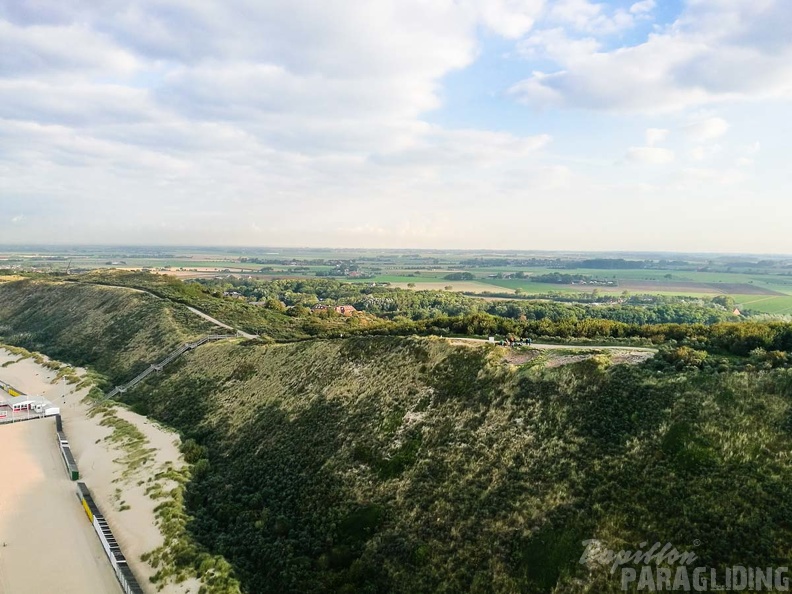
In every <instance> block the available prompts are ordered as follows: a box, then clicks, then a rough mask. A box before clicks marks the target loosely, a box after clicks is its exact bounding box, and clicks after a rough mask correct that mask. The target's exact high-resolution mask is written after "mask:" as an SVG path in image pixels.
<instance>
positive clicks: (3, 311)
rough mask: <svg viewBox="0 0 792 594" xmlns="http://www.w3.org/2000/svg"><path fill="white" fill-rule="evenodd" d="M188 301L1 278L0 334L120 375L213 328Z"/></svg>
mask: <svg viewBox="0 0 792 594" xmlns="http://www.w3.org/2000/svg"><path fill="white" fill-rule="evenodd" d="M214 331H215V329H214V327H213V326H211V325H210V324H208V323H207V322H205V321H204V320H202V319H201V318H199V317H197V316H195V315H194V314H192V313H190V312H189V311H188V310H187V309H186V308H185V307H184V306H181V305H176V304H173V303H171V302H169V301H166V300H163V299H158V298H156V297H154V296H152V295H148V294H146V293H142V292H136V291H132V290H129V289H122V288H116V287H105V286H98V285H82V284H75V283H54V282H44V281H17V282H9V283H4V284H0V341H2V342H5V343H8V344H13V345H16V346H21V347H24V348H26V349H28V350H31V351H38V352H42V353H45V354H47V355H49V356H50V357H52V358H53V359H58V360H61V361H67V362H69V363H72V364H74V365H80V366H90V367H92V368H93V369H94V370H97V371H99V372H100V373H102V374H103V375H104V376H105V377H107V378H108V379H109V380H111V381H112V382H121V381H123V380H125V379H129V378H130V377H131V376H132V375H134V374H135V373H137V372H138V371H140V370H141V369H143V368H145V367H146V366H147V365H149V364H151V363H152V362H154V361H156V360H157V359H158V358H160V357H162V356H163V355H164V354H166V353H167V352H168V351H170V350H172V349H173V348H174V347H176V346H178V345H179V344H181V343H183V342H185V341H187V340H189V339H192V338H195V337H196V336H199V335H203V334H206V333H208V332H214Z"/></svg>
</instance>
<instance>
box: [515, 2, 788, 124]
mask: <svg viewBox="0 0 792 594" xmlns="http://www.w3.org/2000/svg"><path fill="white" fill-rule="evenodd" d="M572 5H575V6H580V7H581V10H580V12H576V11H570V13H569V15H568V19H577V21H574V20H573V22H572V24H571V25H570V26H573V27H576V28H585V27H586V23H587V22H589V21H591V19H593V18H596V12H595V11H594V10H593V9H592V8H591V6H589V7H588V8H586V7H584V3H583V0H574V3H573V2H572V1H571V0H570V2H569V3H564V4H563V5H562V6H572ZM595 7H596V5H595ZM790 22H792V3H790V2H787V1H786V0H762V1H761V2H752V3H748V2H744V1H741V0H739V1H738V0H720V1H718V2H704V1H702V0H690V1H689V2H688V3H687V5H686V9H685V11H684V12H683V14H682V16H680V18H679V19H678V21H677V22H675V23H674V24H673V25H671V26H668V27H666V28H664V29H659V30H658V32H656V33H654V34H651V35H650V36H649V38H648V39H647V40H646V42H644V43H641V44H638V45H633V46H627V47H618V48H615V49H612V50H609V51H602V50H600V51H597V52H592V53H590V54H589V55H588V56H586V57H585V59H580V56H575V60H574V62H573V61H569V60H565V59H564V58H563V56H561V57H560V58H559V59H558V60H557V69H556V70H555V71H549V72H540V73H534V74H533V75H532V76H531V77H530V78H528V79H525V80H523V81H521V82H519V83H516V84H515V85H513V87H512V93H513V94H514V95H516V96H517V97H518V98H519V99H520V100H522V101H523V102H525V103H528V104H530V105H539V106H546V105H548V104H549V105H552V106H560V107H564V106H569V107H586V108H593V109H603V110H611V111H624V110H634V111H644V112H659V111H670V110H679V109H684V108H687V107H690V106H697V105H706V104H709V103H714V102H725V101H741V100H742V101H744V100H760V99H767V98H790V97H792V37H789V35H788V25H789V23H790ZM785 24H786V25H785Z"/></svg>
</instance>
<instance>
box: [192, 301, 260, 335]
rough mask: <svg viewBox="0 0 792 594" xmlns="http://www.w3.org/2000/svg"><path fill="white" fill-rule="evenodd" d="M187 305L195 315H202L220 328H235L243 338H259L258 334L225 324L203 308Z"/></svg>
mask: <svg viewBox="0 0 792 594" xmlns="http://www.w3.org/2000/svg"><path fill="white" fill-rule="evenodd" d="M186 307H187V309H189V310H190V311H191V312H193V313H194V314H195V315H198V316H201V317H202V318H203V319H204V320H207V321H209V322H212V324H214V325H215V326H220V328H225V329H226V330H233V331H234V332H236V333H237V334H239V335H240V336H242V337H243V338H248V339H252V338H258V336H256V335H255V334H248V333H247V332H243V331H242V330H237V329H236V328H233V327H231V326H229V325H228V324H224V323H223V322H221V321H220V320H216V319H215V318H213V317H212V316H210V315H209V314H205V313H204V312H202V311H201V310H198V309H195V308H194V307H190V306H189V305H187V306H186Z"/></svg>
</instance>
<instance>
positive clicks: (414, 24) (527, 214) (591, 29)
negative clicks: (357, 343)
mask: <svg viewBox="0 0 792 594" xmlns="http://www.w3.org/2000/svg"><path fill="white" fill-rule="evenodd" d="M790 31H792V2H790V1H789V0H638V1H635V0H633V1H621V0H612V1H610V2H594V1H592V0H370V1H369V0H281V1H272V0H223V1H222V2H220V1H209V0H132V1H129V0H124V1H121V0H0V243H34V242H44V243H56V242H57V243H114V244H117V243H138V244H144V243H156V244H190V245H195V244H211V245H221V244H236V245H292V246H298V245H304V246H350V247H364V246H372V247H374V246H376V247H458V248H465V247H469V248H515V249H592V250H607V249H615V250H635V249H643V250H679V251H728V252H740V251H747V252H753V253H770V252H777V253H792V233H790V232H789V230H790V221H792V195H791V193H790V189H792V164H790V162H789V160H790V157H791V156H792V150H790V148H791V147H792V145H791V144H790V138H792V113H791V112H790V107H792V36H791V35H790V34H789V32H790Z"/></svg>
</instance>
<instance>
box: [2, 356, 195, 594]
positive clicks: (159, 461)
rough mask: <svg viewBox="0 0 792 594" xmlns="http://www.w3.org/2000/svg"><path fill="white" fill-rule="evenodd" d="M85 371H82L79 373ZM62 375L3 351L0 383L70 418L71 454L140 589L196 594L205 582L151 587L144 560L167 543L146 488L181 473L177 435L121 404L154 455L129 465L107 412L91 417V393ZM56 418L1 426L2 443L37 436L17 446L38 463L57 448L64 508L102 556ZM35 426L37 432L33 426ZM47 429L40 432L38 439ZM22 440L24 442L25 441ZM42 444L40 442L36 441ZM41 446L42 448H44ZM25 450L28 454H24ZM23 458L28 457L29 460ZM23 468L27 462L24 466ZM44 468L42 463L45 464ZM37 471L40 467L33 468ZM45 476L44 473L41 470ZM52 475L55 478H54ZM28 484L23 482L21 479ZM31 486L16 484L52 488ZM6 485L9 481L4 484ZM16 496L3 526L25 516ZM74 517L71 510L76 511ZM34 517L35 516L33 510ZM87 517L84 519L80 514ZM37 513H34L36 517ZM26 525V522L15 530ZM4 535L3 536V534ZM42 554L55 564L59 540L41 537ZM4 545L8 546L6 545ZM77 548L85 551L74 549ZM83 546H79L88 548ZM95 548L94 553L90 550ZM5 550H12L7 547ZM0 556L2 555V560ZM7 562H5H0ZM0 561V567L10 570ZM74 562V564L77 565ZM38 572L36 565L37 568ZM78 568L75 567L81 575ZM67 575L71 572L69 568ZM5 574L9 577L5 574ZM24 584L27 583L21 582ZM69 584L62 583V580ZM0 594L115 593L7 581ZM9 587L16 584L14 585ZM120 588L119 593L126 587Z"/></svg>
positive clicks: (41, 483) (40, 482)
mask: <svg viewBox="0 0 792 594" xmlns="http://www.w3.org/2000/svg"><path fill="white" fill-rule="evenodd" d="M9 361H13V363H10V364H9V365H8V366H5V367H3V364H5V363H7V362H9ZM78 373H82V371H81V370H78ZM55 377H56V373H55V372H54V371H52V370H49V369H47V368H45V367H43V366H41V365H39V364H38V363H36V362H35V361H34V360H33V359H31V358H28V359H21V360H20V357H19V355H14V354H11V353H9V352H8V351H6V350H4V349H2V348H0V379H2V380H4V381H6V382H8V383H9V384H11V385H13V386H14V387H15V388H17V389H19V390H22V391H23V392H25V393H26V394H31V395H33V394H35V395H40V396H44V397H45V398H47V399H48V400H50V401H51V402H52V403H53V404H54V405H55V406H59V407H60V409H61V417H62V419H63V428H64V431H65V433H66V436H67V437H68V440H69V443H70V445H71V449H72V453H73V454H74V457H75V459H76V461H77V465H78V467H79V470H80V477H81V480H84V481H85V483H86V484H87V485H88V487H89V488H90V490H91V492H92V493H93V496H94V499H95V501H96V503H97V505H98V506H99V508H100V510H101V511H102V513H103V514H104V516H105V518H106V519H107V521H108V523H109V524H110V527H111V529H112V530H113V533H114V535H115V537H116V539H117V540H118V542H119V544H120V545H121V548H122V551H123V553H124V555H125V556H126V558H127V561H128V563H129V565H130V568H131V569H132V571H133V572H134V574H135V576H136V577H137V578H138V581H139V582H140V584H141V586H142V587H143V588H144V590H146V592H151V593H152V594H153V593H154V592H162V593H165V594H187V593H193V594H195V593H197V591H198V588H199V587H200V584H199V583H198V582H197V580H191V581H187V582H183V583H181V584H166V585H164V587H163V588H162V589H159V590H158V589H157V586H155V585H154V584H151V583H150V582H149V577H150V576H152V575H153V574H154V573H155V569H153V568H152V567H151V566H150V565H149V564H148V563H145V562H143V561H142V560H141V555H143V554H144V553H147V552H149V551H151V550H153V549H155V548H157V547H159V546H161V545H162V544H163V540H164V539H163V536H162V534H161V532H160V530H159V528H158V526H157V523H156V517H155V512H154V508H155V507H156V506H157V505H159V504H160V503H161V501H160V500H157V501H155V500H154V499H152V498H151V497H150V496H149V494H147V492H146V489H147V488H149V487H151V486H152V484H153V480H154V479H153V477H154V475H155V474H156V473H158V472H160V471H162V470H164V469H165V468H167V467H169V466H170V467H173V468H176V469H180V468H182V467H183V466H184V461H183V459H182V457H181V454H180V452H179V449H178V443H179V439H178V435H176V434H175V433H172V432H170V431H168V430H166V429H164V428H162V427H160V426H159V425H157V424H155V423H152V422H151V421H149V420H148V419H147V418H145V417H143V416H141V415H138V414H135V413H133V412H131V411H129V410H127V409H124V408H122V407H115V408H114V409H113V412H114V414H115V416H116V417H118V418H120V419H123V420H124V421H128V422H130V423H132V424H133V425H134V426H135V427H136V428H137V429H138V430H139V431H140V432H142V433H143V435H144V436H145V440H146V443H145V444H144V446H143V449H145V451H146V452H147V455H146V459H145V460H144V461H143V463H142V464H139V465H135V466H134V467H130V465H129V464H128V463H127V462H128V460H125V456H126V454H127V452H126V451H124V450H123V449H122V448H121V447H120V446H119V444H118V443H116V442H113V441H110V440H108V439H107V438H108V436H110V435H111V433H112V431H113V430H112V428H111V427H107V426H103V425H101V424H100V423H101V421H102V418H103V417H102V415H96V416H93V417H92V416H90V415H89V414H88V413H89V407H88V405H86V404H84V403H83V402H82V400H83V398H84V397H85V396H86V395H87V392H88V389H82V390H76V389H75V386H74V385H69V384H67V383H66V381H65V380H62V379H61V380H57V381H55V382H54V383H53V381H54V380H55ZM53 423H54V421H52V420H51V419H46V420H43V421H28V422H25V423H18V424H15V425H14V426H0V445H2V446H3V449H4V450H5V449H6V447H7V446H6V445H5V444H6V442H7V441H8V440H9V439H11V438H10V437H9V435H11V434H12V433H20V434H24V435H27V433H30V437H26V438H25V439H27V441H23V442H19V441H18V442H15V443H20V444H22V445H20V446H19V447H20V448H21V449H22V450H26V449H28V448H30V451H31V454H30V456H33V458H32V459H35V460H38V459H39V458H41V457H42V456H45V458H46V456H49V454H42V453H41V452H45V453H46V452H49V451H50V450H51V452H52V456H53V460H54V462H53V465H54V466H55V471H54V474H55V475H56V476H57V479H58V480H60V479H62V483H63V485H62V486H63V488H65V489H66V490H67V491H68V497H67V498H66V499H65V500H64V501H65V502H66V503H65V504H64V505H65V507H68V508H70V510H71V511H73V512H74V514H75V516H76V517H77V518H78V519H79V520H80V522H82V523H83V524H84V528H85V530H86V534H87V537H90V538H88V540H91V539H93V540H92V541H91V543H92V544H95V546H96V547H99V548H98V551H99V553H101V545H100V544H99V540H98V538H96V536H95V535H94V534H93V533H92V532H91V528H90V525H89V523H88V521H87V519H86V518H85V516H84V514H83V512H82V508H81V507H80V506H79V505H78V502H77V499H76V496H75V495H74V493H73V491H74V489H75V486H74V483H72V482H71V481H68V479H67V477H66V472H65V470H64V468H63V463H62V462H61V460H60V453H59V451H58V448H57V445H56V443H55V437H54V431H55V429H54V427H53V426H52V425H53ZM30 426H33V427H30ZM38 432H41V435H39V434H38ZM19 439H21V438H19ZM33 442H35V444H34V443H33ZM39 442H41V443H39ZM23 453H24V452H23ZM23 459H27V458H25V457H24V455H23ZM20 464H22V467H24V466H26V465H27V463H20ZM39 464H41V463H39ZM34 468H35V466H34ZM36 472H37V473H38V474H37V475H36V476H39V475H40V474H41V473H40V471H36ZM47 476H48V475H47ZM20 480H21V479H20ZM24 480H25V481H27V482H26V483H25V485H26V486H24V485H23V486H17V487H14V488H15V489H17V490H19V489H22V490H23V491H25V490H27V491H28V492H29V491H33V490H35V491H36V492H37V493H38V492H39V491H41V493H40V494H39V496H41V497H46V496H51V495H48V494H49V492H50V490H52V489H51V488H50V486H49V485H50V483H49V482H48V481H47V480H44V479H35V480H34V479H29V480H28V479H24ZM2 482H3V483H5V480H4V481H2ZM158 482H159V483H160V484H161V486H162V488H163V489H164V490H169V489H171V488H173V487H174V486H175V483H173V482H172V481H168V480H164V479H159V480H158ZM6 488H9V487H8V485H5V484H3V485H2V489H6ZM9 498H10V495H9V496H6V493H5V491H0V505H2V507H0V527H2V526H4V525H7V523H8V522H9V521H10V518H12V517H13V518H14V521H15V522H20V520H19V519H18V512H17V510H14V509H13V508H9V507H8V505H7V504H6V503H5V502H7V501H9ZM70 513H71V512H70ZM26 514H27V515H31V514H33V512H29V513H28V512H26ZM80 514H82V516H80ZM33 515H34V514H33ZM16 526H17V528H19V525H18V524H17V525H16ZM0 534H2V533H0ZM40 536H41V537H42V538H41V539H40V549H39V550H38V551H36V557H37V558H41V559H42V560H46V559H49V558H50V556H51V554H52V551H51V550H50V549H56V548H57V547H56V546H55V544H54V542H52V539H50V538H48V537H47V535H46V534H41V535H40ZM0 544H1V543H0ZM73 548H74V549H77V548H78V547H73ZM82 548H84V547H80V549H82ZM86 550H87V551H90V549H86ZM0 551H2V552H4V551H5V549H0ZM2 552H0V555H2ZM82 555H83V557H85V558H84V559H83V560H82V561H81V563H82V564H83V565H84V564H85V563H89V562H90V560H91V559H92V553H90V552H83V553H82ZM0 559H2V557H0ZM100 560H101V563H100V565H101V566H102V568H103V569H104V570H106V572H107V573H108V574H109V575H110V577H111V578H112V579H113V583H114V584H116V585H115V586H114V587H115V588H116V590H119V587H118V586H117V582H115V578H114V577H113V574H112V570H111V569H110V564H109V562H108V561H107V560H106V559H105V558H100ZM2 563H3V562H2V561H0V568H2V567H3V565H2ZM78 566H79V564H78V565H75V567H78ZM31 567H34V565H31ZM77 571H78V570H75V573H76V572H77ZM66 572H67V573H68V572H69V570H66ZM0 575H2V574H0ZM20 579H21V578H20ZM59 583H62V582H59ZM0 584H2V585H0V594H25V593H26V592H28V591H29V592H31V594H32V593H34V592H36V593H37V592H49V591H52V592H54V591H59V592H67V591H68V592H71V591H74V592H115V591H116V590H112V589H102V588H98V589H97V588H83V589H77V590H66V589H64V588H63V587H62V586H58V587H57V588H39V589H31V590H24V589H17V588H12V589H10V590H8V589H6V590H3V589H2V588H3V587H4V586H5V584H4V583H3V582H2V581H1V580H0ZM9 587H10V586H9ZM119 591H120V590H119Z"/></svg>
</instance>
